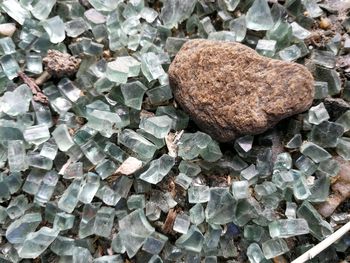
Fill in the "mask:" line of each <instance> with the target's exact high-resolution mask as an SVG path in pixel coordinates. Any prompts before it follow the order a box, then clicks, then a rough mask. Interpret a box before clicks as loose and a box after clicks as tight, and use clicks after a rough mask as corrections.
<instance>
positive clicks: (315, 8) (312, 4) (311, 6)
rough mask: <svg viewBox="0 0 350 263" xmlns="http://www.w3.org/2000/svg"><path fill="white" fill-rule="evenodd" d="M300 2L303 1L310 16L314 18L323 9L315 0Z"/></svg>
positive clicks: (319, 14) (321, 12)
mask: <svg viewBox="0 0 350 263" xmlns="http://www.w3.org/2000/svg"><path fill="white" fill-rule="evenodd" d="M301 2H302V3H303V5H304V7H305V8H306V10H307V12H308V15H309V16H310V17H312V18H315V17H319V16H321V15H322V14H323V11H322V9H321V8H320V7H319V5H318V4H317V2H316V0H302V1H301Z"/></svg>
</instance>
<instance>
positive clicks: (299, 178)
mask: <svg viewBox="0 0 350 263" xmlns="http://www.w3.org/2000/svg"><path fill="white" fill-rule="evenodd" d="M292 173H293V176H294V182H293V194H294V197H295V198H296V199H297V200H305V199H307V198H308V197H309V196H310V195H311V192H310V189H309V186H308V185H307V181H306V178H305V177H304V175H303V174H302V173H301V172H300V171H297V170H293V171H292Z"/></svg>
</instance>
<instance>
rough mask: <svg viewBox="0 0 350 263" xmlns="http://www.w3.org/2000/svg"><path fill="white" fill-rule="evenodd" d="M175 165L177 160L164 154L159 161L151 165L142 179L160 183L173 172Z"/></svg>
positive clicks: (142, 175) (141, 176)
mask: <svg viewBox="0 0 350 263" xmlns="http://www.w3.org/2000/svg"><path fill="white" fill-rule="evenodd" d="M174 164H175V159H174V158H173V157H171V156H169V155H167V154H163V155H162V156H161V157H160V158H159V159H156V160H154V161H152V162H151V163H150V166H149V168H148V169H147V170H146V171H145V172H143V173H142V174H141V175H140V179H142V180H144V181H146V182H148V183H151V184H157V183H159V182H160V181H161V180H162V179H163V178H164V177H165V176H166V175H167V174H168V173H169V171H170V170H171V168H172V167H173V166H174Z"/></svg>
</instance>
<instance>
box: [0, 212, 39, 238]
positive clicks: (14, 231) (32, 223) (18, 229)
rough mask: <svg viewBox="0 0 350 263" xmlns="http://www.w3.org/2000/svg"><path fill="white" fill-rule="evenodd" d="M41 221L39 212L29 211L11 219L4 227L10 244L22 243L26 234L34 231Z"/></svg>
mask: <svg viewBox="0 0 350 263" xmlns="http://www.w3.org/2000/svg"><path fill="white" fill-rule="evenodd" d="M40 222H41V215H40V214H39V213H30V214H26V215H24V216H22V217H21V218H19V219H17V220H15V221H13V222H12V223H11V224H10V225H9V226H8V227H7V229H6V238H7V240H8V241H9V242H11V243H12V244H17V243H23V242H24V240H25V238H26V236H27V235H28V234H29V233H31V232H33V231H35V229H36V228H37V227H38V225H39V224H40Z"/></svg>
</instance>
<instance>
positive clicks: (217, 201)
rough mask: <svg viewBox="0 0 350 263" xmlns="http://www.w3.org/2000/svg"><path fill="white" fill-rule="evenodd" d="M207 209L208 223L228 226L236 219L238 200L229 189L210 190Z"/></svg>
mask: <svg viewBox="0 0 350 263" xmlns="http://www.w3.org/2000/svg"><path fill="white" fill-rule="evenodd" d="M209 193H210V196H209V201H208V204H207V208H206V209H205V217H206V221H207V222H208V223H211V224H227V223H229V222H232V220H233V218H234V210H235V205H236V200H235V199H234V198H233V196H232V195H231V194H230V192H229V190H228V189H227V188H218V187H217V188H215V187H214V188H210V192H209Z"/></svg>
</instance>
